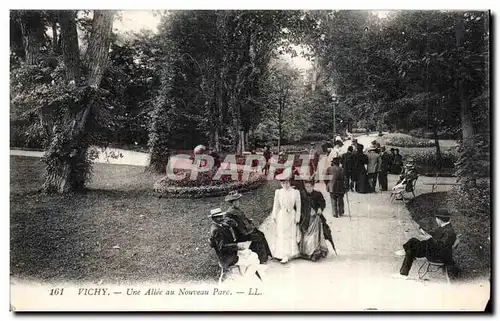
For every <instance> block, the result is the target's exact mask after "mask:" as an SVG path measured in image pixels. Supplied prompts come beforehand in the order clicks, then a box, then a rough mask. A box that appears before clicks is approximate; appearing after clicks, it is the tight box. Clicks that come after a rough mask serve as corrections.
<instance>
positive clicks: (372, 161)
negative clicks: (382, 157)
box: [366, 146, 379, 192]
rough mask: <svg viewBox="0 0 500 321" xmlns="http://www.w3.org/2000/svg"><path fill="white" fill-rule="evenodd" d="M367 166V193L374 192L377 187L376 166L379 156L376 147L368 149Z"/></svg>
mask: <svg viewBox="0 0 500 321" xmlns="http://www.w3.org/2000/svg"><path fill="white" fill-rule="evenodd" d="M366 156H367V157H368V164H367V167H366V171H367V173H368V174H367V176H368V182H369V184H370V186H369V191H370V192H375V188H376V187H377V175H378V164H379V154H377V151H376V147H374V146H371V147H370V149H368V154H367V155H366Z"/></svg>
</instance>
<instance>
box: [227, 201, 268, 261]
mask: <svg viewBox="0 0 500 321" xmlns="http://www.w3.org/2000/svg"><path fill="white" fill-rule="evenodd" d="M240 198H241V194H239V193H238V192H231V193H229V195H227V196H226V198H225V201H226V202H228V203H229V204H230V205H231V206H230V207H229V209H228V210H227V211H226V216H227V217H229V218H231V219H233V220H235V221H236V222H237V227H236V239H237V241H238V242H247V241H252V243H251V244H250V250H252V251H253V252H255V253H257V255H258V256H259V261H260V263H265V262H267V260H268V259H269V256H271V257H272V255H271V250H270V249H269V245H268V243H267V240H266V237H265V235H264V233H262V232H261V231H259V230H258V229H257V228H256V227H255V225H254V223H253V221H252V220H250V219H249V218H247V217H246V216H245V214H244V213H243V211H242V210H241V209H240Z"/></svg>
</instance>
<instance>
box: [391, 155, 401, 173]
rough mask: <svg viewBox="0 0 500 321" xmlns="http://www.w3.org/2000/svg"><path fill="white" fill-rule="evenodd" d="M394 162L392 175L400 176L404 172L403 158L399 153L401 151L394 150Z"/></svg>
mask: <svg viewBox="0 0 500 321" xmlns="http://www.w3.org/2000/svg"><path fill="white" fill-rule="evenodd" d="M394 152H395V154H394V160H393V163H392V174H396V175H400V174H401V171H402V170H403V156H402V155H401V154H400V153H399V149H397V148H396V149H394Z"/></svg>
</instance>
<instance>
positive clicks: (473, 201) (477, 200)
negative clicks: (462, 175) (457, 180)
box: [448, 181, 491, 221]
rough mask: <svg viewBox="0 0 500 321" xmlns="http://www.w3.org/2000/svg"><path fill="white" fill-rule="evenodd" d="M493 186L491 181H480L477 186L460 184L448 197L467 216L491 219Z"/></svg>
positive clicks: (457, 209)
mask: <svg viewBox="0 0 500 321" xmlns="http://www.w3.org/2000/svg"><path fill="white" fill-rule="evenodd" d="M490 196H491V187H490V182H489V181H481V182H478V183H477V184H476V185H475V186H467V187H465V186H463V185H459V186H458V187H456V188H454V189H453V190H452V191H451V192H450V193H449V197H448V201H449V202H450V204H451V205H452V206H453V208H454V209H455V210H456V211H458V212H460V213H461V214H462V215H463V216H465V217H471V218H474V219H478V220H485V221H489V220H490V215H491V197H490Z"/></svg>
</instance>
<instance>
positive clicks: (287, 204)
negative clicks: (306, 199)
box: [270, 187, 300, 259]
mask: <svg viewBox="0 0 500 321" xmlns="http://www.w3.org/2000/svg"><path fill="white" fill-rule="evenodd" d="M271 217H272V219H273V221H274V222H275V233H276V237H275V238H274V242H273V244H272V245H271V246H270V248H271V253H272V255H273V257H275V258H277V259H284V258H288V259H291V258H294V257H296V256H298V255H299V253H300V252H299V244H298V243H299V242H300V229H299V228H298V223H299V220H300V193H299V191H298V190H296V189H294V188H292V187H290V188H287V189H285V188H280V189H277V190H276V192H275V193H274V206H273V211H272V213H271Z"/></svg>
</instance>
